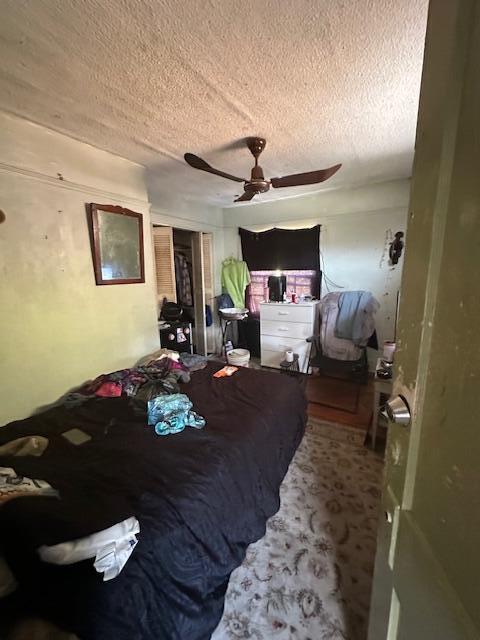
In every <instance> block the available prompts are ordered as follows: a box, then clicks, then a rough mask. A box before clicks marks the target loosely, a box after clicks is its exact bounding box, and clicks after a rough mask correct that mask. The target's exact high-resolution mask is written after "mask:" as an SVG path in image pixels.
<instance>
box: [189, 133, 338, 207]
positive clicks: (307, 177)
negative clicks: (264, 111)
mask: <svg viewBox="0 0 480 640" xmlns="http://www.w3.org/2000/svg"><path fill="white" fill-rule="evenodd" d="M245 142H246V145H247V147H248V148H249V149H250V152H251V153H252V155H253V157H254V158H255V166H254V167H253V168H252V173H251V177H250V180H245V179H244V178H237V176H232V175H231V174H230V173H225V172H224V171H219V170H218V169H214V168H213V167H211V166H210V165H209V164H208V162H205V160H202V158H199V157H198V156H196V155H194V154H193V153H186V154H185V155H184V156H183V157H184V158H185V162H186V163H187V164H189V165H190V166H191V167H193V168H194V169H199V170H200V171H206V172H207V173H214V174H215V175H217V176H221V177H222V178H227V180H234V181H235V182H243V183H244V185H243V189H244V193H243V194H242V195H241V196H240V197H239V198H237V199H236V200H234V202H245V201H247V200H251V199H252V198H253V197H254V196H256V195H257V193H265V192H266V191H268V190H269V189H270V186H272V187H273V188H274V189H278V188H279V187H297V186H300V185H304V184H317V182H324V181H325V180H328V178H331V177H332V176H333V174H334V173H336V172H337V171H338V170H339V169H340V167H341V166H342V165H341V164H336V165H334V166H333V167H329V168H328V169H319V170H318V171H308V172H307V173H296V174H293V175H291V176H283V178H272V179H271V180H266V179H265V178H264V175H263V169H262V167H261V166H260V165H259V164H258V156H259V155H260V154H261V153H262V151H263V150H264V149H265V145H266V144H267V141H266V140H265V139H264V138H247V139H246V140H245Z"/></svg>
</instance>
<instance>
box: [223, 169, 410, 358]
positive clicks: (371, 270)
mask: <svg viewBox="0 0 480 640" xmlns="http://www.w3.org/2000/svg"><path fill="white" fill-rule="evenodd" d="M409 186H410V185H409V180H394V181H391V182H384V183H379V184H372V185H366V186H363V187H356V188H351V189H334V190H333V189H332V190H330V191H324V192H319V193H317V194H312V195H308V196H299V197H298V198H290V199H287V200H280V201H277V202H269V203H265V204H259V205H255V206H243V207H237V208H236V209H234V208H229V209H224V224H225V229H224V247H225V255H235V256H238V255H240V242H239V236H238V227H239V226H240V227H244V228H246V229H251V230H255V231H262V230H265V229H268V228H271V227H274V226H276V227H283V228H291V229H293V228H301V227H311V226H313V225H315V224H321V225H322V229H321V234H320V247H321V251H322V254H323V259H324V260H323V268H324V270H325V272H326V274H327V275H328V277H329V278H331V280H333V281H334V282H335V283H336V284H338V285H340V286H341V287H343V288H344V289H345V290H357V289H365V290H368V291H371V292H372V293H373V294H374V295H375V297H376V298H377V299H378V301H379V302H380V310H379V312H378V314H377V318H376V325H377V333H378V337H379V341H380V344H381V343H382V342H383V340H392V339H393V337H394V327H395V308H396V300H397V292H398V291H399V289H400V282H401V274H402V266H403V257H402V258H401V260H400V262H399V264H398V265H397V266H395V267H392V266H391V265H389V262H388V246H389V243H390V238H391V234H393V233H395V232H396V231H405V227H406V220H407V208H408V197H409ZM330 289H331V290H332V291H335V290H341V289H340V288H339V287H336V286H334V285H330ZM327 292H328V289H327V283H326V282H325V281H324V283H323V285H322V294H325V293H327ZM377 355H378V354H377V353H376V352H374V351H372V350H369V358H370V367H371V368H372V367H373V366H374V363H375V360H376V357H377Z"/></svg>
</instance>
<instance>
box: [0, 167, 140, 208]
mask: <svg viewBox="0 0 480 640" xmlns="http://www.w3.org/2000/svg"><path fill="white" fill-rule="evenodd" d="M0 173H6V174H13V175H17V176H21V177H22V178H27V179H29V180H35V181H36V182H42V183H43V184H46V185H49V186H53V187H58V188H60V189H67V190H68V191H76V192H78V193H88V194H89V195H93V196H99V197H100V198H102V199H103V198H108V199H109V200H116V201H117V202H122V203H128V204H133V205H137V206H142V207H145V206H147V207H148V208H150V206H151V203H150V202H149V201H148V200H144V199H142V198H135V197H133V196H127V195H125V194H123V193H117V192H114V191H107V190H106V189H102V188H100V187H93V186H91V185H88V184H82V183H80V182H72V181H71V180H65V179H64V180H61V179H59V178H58V177H53V176H50V175H48V174H46V173H41V172H39V171H33V170H32V169H24V168H22V167H17V166H15V165H13V164H7V163H6V162H0Z"/></svg>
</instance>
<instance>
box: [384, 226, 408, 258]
mask: <svg viewBox="0 0 480 640" xmlns="http://www.w3.org/2000/svg"><path fill="white" fill-rule="evenodd" d="M403 236H404V233H403V231H397V233H396V234H395V238H394V240H393V242H392V243H391V244H390V248H389V250H388V255H389V256H390V264H398V261H399V260H400V256H401V255H402V251H403V247H404V246H405V245H404V242H403V240H402V238H403Z"/></svg>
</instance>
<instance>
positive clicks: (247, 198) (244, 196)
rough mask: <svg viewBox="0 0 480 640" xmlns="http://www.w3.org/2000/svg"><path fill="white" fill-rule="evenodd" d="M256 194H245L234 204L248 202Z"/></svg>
mask: <svg viewBox="0 0 480 640" xmlns="http://www.w3.org/2000/svg"><path fill="white" fill-rule="evenodd" d="M254 195H255V194H254V193H247V192H246V191H245V193H243V194H242V195H241V196H240V197H239V198H237V199H236V200H234V202H246V201H247V200H251V199H252V198H253V196H254Z"/></svg>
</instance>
